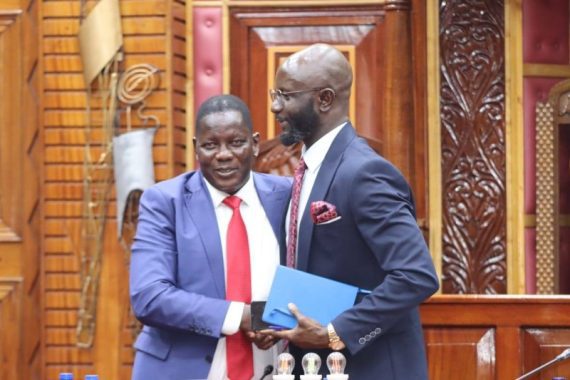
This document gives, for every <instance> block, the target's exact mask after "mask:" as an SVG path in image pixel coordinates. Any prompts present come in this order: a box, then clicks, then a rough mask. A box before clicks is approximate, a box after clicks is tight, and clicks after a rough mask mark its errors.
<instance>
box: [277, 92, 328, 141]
mask: <svg viewBox="0 0 570 380" xmlns="http://www.w3.org/2000/svg"><path fill="white" fill-rule="evenodd" d="M318 122H319V115H318V114H317V113H316V112H315V110H314V109H313V105H312V104H311V103H307V105H306V106H305V107H304V108H303V109H302V110H300V111H299V112H298V113H297V114H295V115H293V116H290V117H289V119H288V120H287V123H288V124H289V129H288V130H283V132H281V134H280V135H279V140H281V143H282V144H283V145H285V146H291V145H293V144H296V143H298V142H299V141H304V140H305V139H306V138H307V137H310V136H311V135H312V134H313V132H314V130H313V129H314V128H315V127H316V126H317V125H318Z"/></svg>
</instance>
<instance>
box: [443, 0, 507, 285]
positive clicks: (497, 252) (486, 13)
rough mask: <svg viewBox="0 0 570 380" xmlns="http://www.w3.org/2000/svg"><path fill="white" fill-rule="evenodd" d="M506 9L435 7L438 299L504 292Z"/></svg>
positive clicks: (457, 4) (456, 4) (492, 2)
mask: <svg viewBox="0 0 570 380" xmlns="http://www.w3.org/2000/svg"><path fill="white" fill-rule="evenodd" d="M503 12H504V6H503V1H497V0H485V1H473V0H469V1H459V0H451V1H442V2H441V7H440V48H441V53H440V54H441V57H440V58H441V123H442V128H441V129H442V132H441V133H442V188H443V199H444V200H443V210H444V211H443V268H442V273H443V292H444V293H488V294H495V293H505V292H506V275H507V273H506V254H507V252H506V217H505V210H506V207H505V176H506V168H505V125H504V123H505V111H504V108H505V105H504V98H505V73H504V71H505V67H504V46H503V45H504V33H503V29H504V16H503Z"/></svg>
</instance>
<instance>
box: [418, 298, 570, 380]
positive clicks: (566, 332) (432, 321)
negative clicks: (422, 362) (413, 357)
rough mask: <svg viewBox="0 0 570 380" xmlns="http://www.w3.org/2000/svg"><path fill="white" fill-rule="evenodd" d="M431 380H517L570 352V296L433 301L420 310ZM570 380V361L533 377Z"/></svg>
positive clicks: (560, 363) (443, 299)
mask: <svg viewBox="0 0 570 380" xmlns="http://www.w3.org/2000/svg"><path fill="white" fill-rule="evenodd" d="M421 317H422V323H423V326H424V334H425V338H426V347H427V356H428V366H429V373H430V379H431V380H447V379H449V380H451V379H461V380H472V379H473V380H486V379H496V380H514V379H516V378H517V377H519V376H520V375H522V374H523V373H526V372H528V371H530V370H532V369H534V368H536V367H538V366H539V365H541V364H543V363H546V362H548V361H550V360H552V359H553V358H555V357H556V356H557V355H559V354H560V353H561V352H562V351H563V350H564V349H566V348H568V347H570V297H569V296H480V295H472V296H459V295H440V296H434V297H432V298H431V299H430V300H429V301H427V302H426V303H424V304H423V305H422V306H421ZM554 376H566V377H568V378H570V360H567V361H565V362H559V363H556V364H555V365H553V366H551V367H550V368H548V369H545V370H544V371H542V372H541V373H540V374H537V375H535V376H534V377H532V379H534V380H538V379H545V380H546V379H548V380H550V379H552V378H553V377H554Z"/></svg>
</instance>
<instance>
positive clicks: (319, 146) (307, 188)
mask: <svg viewBox="0 0 570 380" xmlns="http://www.w3.org/2000/svg"><path fill="white" fill-rule="evenodd" d="M345 124H346V123H342V124H341V125H339V126H338V127H336V128H335V129H333V130H332V131H330V132H328V133H327V134H326V135H324V136H323V137H321V138H320V139H318V140H317V141H316V142H315V143H314V144H313V145H311V147H310V148H309V149H307V148H306V147H305V145H303V149H302V150H301V156H302V157H303V160H305V165H307V169H306V170H305V174H304V175H303V184H302V186H301V196H300V198H299V210H298V212H299V214H298V217H297V231H299V226H300V225H301V219H302V217H303V213H304V212H305V207H306V206H307V201H308V200H309V196H310V195H311V191H312V190H313V185H314V184H315V180H316V179H317V175H318V174H319V170H320V169H321V165H322V164H323V161H324V160H325V156H326V155H327V153H328V151H329V149H330V147H331V145H332V143H333V141H334V139H335V137H336V136H337V135H338V134H339V132H340V130H341V129H342V127H344V125H345ZM320 200H322V199H320ZM290 219H291V202H289V209H288V210H287V216H286V220H285V223H286V224H285V225H286V226H287V228H286V230H287V243H289V220H290ZM298 238H299V234H297V239H298ZM298 248H299V244H297V249H298Z"/></svg>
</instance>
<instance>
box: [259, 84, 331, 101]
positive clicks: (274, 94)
mask: <svg viewBox="0 0 570 380" xmlns="http://www.w3.org/2000/svg"><path fill="white" fill-rule="evenodd" d="M323 89H324V88H323V87H317V88H309V89H308V90H297V91H281V90H279V89H277V90H274V89H271V90H269V96H270V97H271V100H272V101H275V100H276V99H285V100H289V95H292V94H301V93H303V92H311V91H321V90H323Z"/></svg>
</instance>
